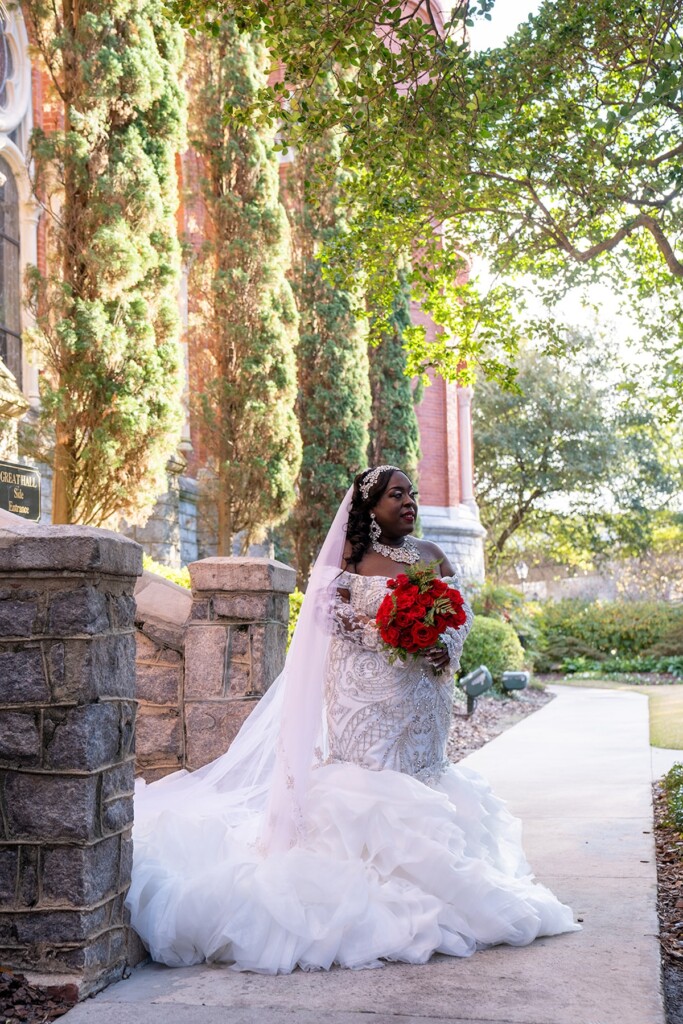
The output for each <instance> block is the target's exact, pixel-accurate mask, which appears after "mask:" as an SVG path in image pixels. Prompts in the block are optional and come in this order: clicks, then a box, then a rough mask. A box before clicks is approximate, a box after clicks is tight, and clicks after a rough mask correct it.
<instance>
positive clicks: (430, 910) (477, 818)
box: [128, 573, 578, 974]
mask: <svg viewBox="0 0 683 1024" xmlns="http://www.w3.org/2000/svg"><path fill="white" fill-rule="evenodd" d="M339 585H340V586H342V587H345V588H347V589H348V591H349V592H350V604H349V605H340V607H339V614H338V617H337V628H336V630H335V636H334V637H333V639H332V641H331V644H330V649H329V655H328V660H327V670H326V673H325V716H326V737H325V738H324V739H325V742H324V745H325V749H324V750H323V749H322V747H321V748H320V749H318V750H317V751H316V756H317V758H318V762H319V764H318V767H317V768H316V769H315V770H314V773H313V777H314V781H313V783H312V786H311V789H310V791H309V794H308V803H307V817H306V826H307V838H306V839H305V841H304V842H303V843H300V844H298V845H296V846H294V847H292V848H290V849H288V850H285V851H283V852H281V853H277V854H271V855H270V856H265V857H264V856H263V854H262V853H261V852H260V849H259V843H258V834H259V824H260V823H259V822H258V821H256V820H253V816H251V817H250V816H249V815H239V816H237V818H236V817H235V815H231V814H230V813H229V812H226V813H221V811H220V806H221V804H220V792H218V793H214V794H213V797H212V798H211V799H208V798H206V799H205V794H199V793H197V794H193V793H192V791H191V790H190V791H188V790H187V788H185V789H183V786H182V783H183V779H182V778H181V779H180V784H179V791H178V795H177V798H176V799H174V798H173V787H174V782H173V777H171V778H170V779H167V780H162V781H161V782H160V783H156V784H154V785H152V786H149V787H146V788H144V787H143V788H142V789H141V790H140V792H139V794H138V796H137V797H136V820H135V830H134V838H135V857H134V869H133V883H132V887H131V890H130V895H129V899H128V906H129V908H130V911H131V918H132V924H133V927H134V928H135V929H136V930H137V931H138V933H139V934H140V935H141V937H142V939H143V941H144V942H145V944H146V945H147V946H148V948H149V950H150V952H151V955H152V957H153V958H154V959H155V960H157V961H160V962H162V963H166V964H171V965H185V964H192V963H198V962H202V961H204V960H210V961H221V962H225V963H229V964H232V965H234V966H235V967H236V968H239V969H242V970H252V971H258V972H262V973H269V974H275V973H279V972H289V971H292V970H293V969H294V968H295V967H297V966H299V967H302V968H304V969H316V968H329V967H330V966H331V965H332V964H341V965H342V966H344V967H352V968H360V967H370V966H380V964H381V961H382V960H400V961H405V962H408V963H424V962H425V961H426V960H428V959H429V957H430V956H431V955H432V954H433V953H435V952H441V953H448V954H451V955H452V956H469V955H470V954H472V953H474V952H475V950H477V949H481V948H483V947H486V946H490V945H494V944H497V943H509V944H511V945H525V944H527V943H529V942H531V941H533V939H535V938H536V937H537V936H539V935H555V934H558V933H561V932H569V931H573V930H575V929H577V928H578V925H575V924H574V922H573V918H572V913H571V910H570V909H569V908H568V907H566V906H564V905H563V904H562V903H559V902H558V900H557V899H556V898H555V896H554V895H553V894H552V893H551V892H550V891H549V890H548V889H546V888H545V887H544V886H542V885H539V884H537V883H535V882H534V881H533V879H532V876H531V873H530V869H529V866H528V864H527V862H526V860H525V858H524V854H523V851H522V848H521V844H520V823H519V822H518V821H517V820H516V819H515V818H513V817H512V816H511V815H510V814H509V813H508V811H507V810H506V809H505V806H504V805H503V803H502V802H501V801H500V800H498V799H497V798H496V797H495V796H494V795H493V793H492V792H491V789H490V787H489V786H488V784H487V783H486V782H485V781H484V779H482V778H481V776H479V775H478V774H477V773H476V772H474V771H472V770H470V769H468V768H466V767H461V766H457V765H450V764H448V762H446V761H445V760H444V752H445V745H446V739H447V736H448V730H449V723H450V719H451V712H452V700H453V678H452V674H451V673H448V672H445V673H443V674H442V675H439V676H437V675H435V674H434V673H433V672H432V671H431V669H430V668H429V667H428V665H427V664H426V662H424V661H423V660H422V659H420V660H418V661H409V662H407V663H405V664H403V663H401V662H398V663H396V664H395V665H390V664H389V662H388V660H387V657H386V655H385V654H384V653H383V652H382V651H381V650H379V643H378V640H377V632H376V629H375V628H374V626H373V625H367V623H366V620H365V619H360V618H357V617H356V616H357V615H360V616H367V617H370V618H373V619H374V616H375V614H376V612H377V608H378V606H379V603H380V601H381V600H382V597H383V596H384V594H385V593H386V579H385V578H384V577H372V576H371V577H363V576H356V575H351V574H349V573H343V574H342V576H341V577H340V583H339ZM470 620H471V616H469V615H468V625H467V628H469V622H470ZM465 632H466V629H463V630H458V631H457V632H455V631H449V634H450V635H449V636H448V637H447V643H448V647H449V653H450V654H451V663H452V664H453V665H454V664H455V663H456V661H457V659H458V658H459V655H460V651H461V649H462V642H463V639H464V635H465ZM219 760H220V759H219ZM188 778H190V777H188V776H185V777H184V779H185V780H187V779H188ZM164 787H165V788H164ZM169 787H170V788H169ZM214 788H215V789H216V788H217V789H218V790H220V785H218V787H214ZM156 790H159V792H161V793H162V795H164V797H165V799H164V800H162V801H159V800H158V799H155V798H154V793H155V791H156Z"/></svg>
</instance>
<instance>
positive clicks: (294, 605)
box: [287, 587, 304, 650]
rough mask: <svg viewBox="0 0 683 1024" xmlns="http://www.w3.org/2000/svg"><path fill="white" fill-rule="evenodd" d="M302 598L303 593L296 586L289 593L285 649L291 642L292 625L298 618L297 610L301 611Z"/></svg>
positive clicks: (293, 625) (292, 634)
mask: <svg viewBox="0 0 683 1024" xmlns="http://www.w3.org/2000/svg"><path fill="white" fill-rule="evenodd" d="M303 599H304V595H303V593H302V592H301V591H300V590H299V588H298V587H297V588H296V590H294V591H293V593H291V594H290V595H289V622H288V623H287V650H289V645H290V644H291V642H292V637H293V636H294V627H295V626H296V624H297V620H298V618H299V612H300V611H301V602H302V601H303Z"/></svg>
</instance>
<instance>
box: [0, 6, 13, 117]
mask: <svg viewBox="0 0 683 1024" xmlns="http://www.w3.org/2000/svg"><path fill="white" fill-rule="evenodd" d="M13 78H14V58H13V56H12V46H11V44H10V41H9V39H8V38H7V24H6V22H5V19H4V18H2V19H0V108H1V109H2V110H7V107H8V106H9V96H8V95H7V83H8V82H10V81H11V80H12V79H13Z"/></svg>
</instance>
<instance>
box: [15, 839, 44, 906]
mask: <svg viewBox="0 0 683 1024" xmlns="http://www.w3.org/2000/svg"><path fill="white" fill-rule="evenodd" d="M38 865H39V847H38V846H35V845H33V844H32V843H31V844H27V845H26V846H22V847H21V853H20V856H19V888H18V890H17V897H18V899H17V902H18V904H19V906H22V907H35V905H36V903H37V902H38V870H39V867H38Z"/></svg>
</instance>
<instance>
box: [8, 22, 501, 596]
mask: <svg viewBox="0 0 683 1024" xmlns="http://www.w3.org/2000/svg"><path fill="white" fill-rule="evenodd" d="M28 44H29V40H28V37H27V32H26V27H25V24H24V21H23V19H22V16H21V13H20V11H18V10H14V11H12V12H10V13H9V14H8V15H7V17H6V18H5V19H4V20H3V21H2V22H0V291H1V294H2V299H3V301H2V303H1V304H0V360H1V361H2V364H4V367H6V368H7V369H8V370H9V371H10V372H11V375H13V376H10V374H6V373H4V372H3V366H0V413H1V414H2V415H4V416H5V417H7V416H15V417H17V418H18V417H20V416H21V415H23V414H24V412H25V410H26V407H27V403H28V404H29V405H30V406H34V407H35V406H36V405H37V403H38V377H39V367H37V366H35V365H34V364H33V363H32V362H31V360H30V358H29V356H28V353H27V351H26V347H25V346H24V345H23V344H22V339H21V335H22V331H24V330H25V329H26V328H27V327H28V326H30V313H29V311H28V310H27V309H26V307H25V306H24V305H23V302H22V281H23V276H24V272H25V270H26V268H27V267H28V266H29V265H32V264H37V265H38V266H39V267H40V269H41V270H43V271H44V270H45V250H46V246H45V232H46V230H47V220H46V218H44V217H41V208H40V205H39V204H38V203H37V202H36V200H35V198H34V196H33V192H32V187H31V181H30V176H29V172H28V168H27V150H28V140H29V137H30V133H31V130H32V128H33V126H34V125H40V126H42V127H44V128H46V129H48V130H49V128H50V127H51V126H55V127H56V126H57V125H58V124H59V118H60V109H59V106H58V105H57V104H55V103H53V102H51V101H50V100H49V99H47V97H48V96H49V89H48V88H47V80H46V79H45V78H44V73H43V72H41V71H40V70H38V69H37V68H34V67H32V65H31V59H30V56H29V51H28ZM177 169H178V175H179V185H180V189H179V191H180V194H181V196H183V197H184V199H183V201H182V202H181V205H180V208H179V210H178V230H179V232H180V233H181V235H182V236H183V237H184V238H185V239H186V240H188V241H190V242H191V243H195V244H196V243H198V242H199V241H200V240H201V237H202V230H203V211H202V207H201V202H200V201H199V200H198V199H195V198H193V197H196V194H197V190H196V188H193V183H196V180H197V173H198V170H197V158H196V156H195V155H194V154H193V153H192V152H191V151H190V152H186V153H184V154H182V156H181V155H179V156H178V160H177ZM187 292H188V289H187V275H186V274H183V279H182V282H181V287H180V292H179V296H178V302H179V308H180V313H181V319H182V322H183V324H184V325H185V327H187V324H188V306H189V304H190V303H191V296H188V293H187ZM413 318H414V320H415V321H416V322H422V323H424V324H425V326H426V329H427V332H428V336H429V335H430V334H431V336H432V337H433V336H434V333H435V326H434V324H433V323H432V322H431V321H429V320H427V318H426V317H425V315H424V314H423V313H422V311H421V310H420V309H419V308H417V307H415V308H414V309H413ZM181 346H182V349H183V356H184V364H185V371H186V377H187V379H190V377H191V371H192V360H193V354H192V351H190V350H188V346H187V341H186V338H183V339H182V340H181ZM14 382H16V386H15V384H14ZM470 403H471V392H470V390H469V389H467V388H460V387H456V386H455V385H452V384H447V383H446V382H445V381H443V380H442V379H441V378H436V379H435V380H434V383H433V385H432V386H431V387H428V388H426V389H425V390H424V397H423V399H422V401H421V403H420V405H419V406H418V407H417V416H418V421H419V426H420V432H421V447H422V453H423V455H422V461H421V464H420V480H419V485H420V501H421V519H422V526H423V531H424V534H425V536H428V537H430V538H432V539H434V540H436V541H437V543H439V544H441V546H442V547H443V548H444V549H445V551H446V552H447V553H448V555H449V556H450V557H451V560H452V561H453V562H454V563H455V564H456V565H458V566H459V567H460V570H461V571H462V572H463V574H464V575H466V576H468V577H482V576H483V546H482V537H483V533H484V531H483V528H482V526H481V524H480V522H479V517H478V513H477V506H476V501H475V497H474V492H473V483H472V469H473V462H472V458H473V453H472V427H471V412H470ZM0 457H4V458H8V457H9V458H10V459H12V458H16V447H15V442H14V440H13V437H12V433H11V432H10V433H9V434H7V435H3V434H2V432H0ZM201 472H202V446H201V438H199V437H197V436H192V432H191V428H190V424H189V420H188V421H187V422H186V425H185V428H184V436H183V439H182V442H181V445H180V448H179V451H178V453H177V457H176V458H174V459H172V460H171V462H170V463H169V489H168V492H167V493H166V494H165V495H162V496H161V497H160V499H159V501H158V503H157V506H156V508H155V510H154V512H153V513H152V516H151V517H150V520H149V521H148V523H147V524H146V525H145V526H144V527H136V528H132V529H131V530H130V531H128V532H130V533H131V534H132V535H133V536H134V537H135V538H136V539H138V540H139V541H140V542H141V543H142V544H143V545H144V547H145V549H146V550H147V551H148V552H149V553H150V554H152V556H153V557H155V558H157V559H158V560H160V561H164V562H168V563H170V564H175V565H178V564H180V563H181V562H182V563H186V562H189V561H193V560H195V559H196V558H197V557H201V556H203V555H206V554H211V553H212V552H211V549H210V544H209V542H208V540H207V538H206V537H204V536H203V534H202V516H201V515H198V514H197V502H198V497H199V492H200V487H199V484H198V479H200V478H201ZM43 480H44V490H43V509H44V520H45V521H49V508H50V501H49V474H44V477H43Z"/></svg>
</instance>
